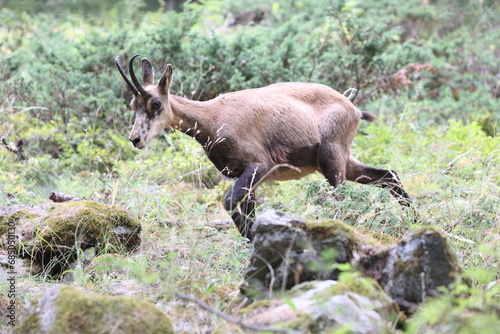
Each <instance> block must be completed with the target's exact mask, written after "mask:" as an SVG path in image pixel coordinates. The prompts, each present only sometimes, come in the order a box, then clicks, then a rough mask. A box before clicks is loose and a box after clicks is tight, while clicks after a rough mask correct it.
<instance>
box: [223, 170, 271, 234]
mask: <svg viewBox="0 0 500 334" xmlns="http://www.w3.org/2000/svg"><path fill="white" fill-rule="evenodd" d="M266 172H267V170H265V168H263V167H261V166H251V167H247V168H246V169H245V170H244V171H243V174H241V176H240V177H239V178H238V180H236V182H235V184H234V186H233V187H232V189H231V190H230V191H229V192H228V193H227V194H226V196H225V198H224V208H225V209H226V210H227V212H228V213H229V214H230V215H231V218H232V219H233V221H234V223H235V224H236V227H237V228H238V230H239V231H240V233H241V235H242V236H244V237H247V238H248V239H250V240H252V238H253V236H252V232H251V227H252V224H253V221H254V219H255V192H254V191H253V187H255V185H256V184H257V182H258V181H259V180H260V179H261V178H262V177H263V176H264V175H265V173H266Z"/></svg>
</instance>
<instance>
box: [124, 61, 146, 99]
mask: <svg viewBox="0 0 500 334" xmlns="http://www.w3.org/2000/svg"><path fill="white" fill-rule="evenodd" d="M136 57H139V55H133V56H132V58H130V62H129V64H128V67H129V70H128V71H129V72H130V77H131V78H132V82H133V83H134V85H135V87H136V88H137V90H138V91H139V93H141V95H142V96H143V97H147V96H148V95H149V94H148V92H146V90H144V87H142V85H141V84H140V83H139V81H138V80H137V77H136V76H135V73H134V59H135V58H136Z"/></svg>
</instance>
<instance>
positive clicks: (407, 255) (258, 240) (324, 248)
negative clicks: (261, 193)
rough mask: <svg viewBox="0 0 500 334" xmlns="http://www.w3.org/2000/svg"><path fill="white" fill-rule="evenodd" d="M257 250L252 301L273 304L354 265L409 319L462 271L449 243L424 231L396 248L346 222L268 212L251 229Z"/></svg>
mask: <svg viewBox="0 0 500 334" xmlns="http://www.w3.org/2000/svg"><path fill="white" fill-rule="evenodd" d="M252 233H253V235H254V240H253V244H252V246H253V249H252V254H251V256H250V261H249V265H248V266H247V268H246V270H245V280H244V282H243V283H242V285H241V286H240V290H241V292H242V293H243V294H244V295H245V296H247V297H249V298H250V299H251V300H254V299H263V298H271V297H272V296H273V294H274V292H275V291H277V290H278V291H284V290H287V289H290V288H292V287H293V286H295V285H298V284H300V283H303V282H307V281H314V280H326V279H330V280H336V279H337V278H338V275H339V267H342V265H343V264H349V265H352V266H354V267H355V268H356V269H357V270H359V271H360V272H361V273H362V274H363V275H364V276H365V277H370V278H373V279H374V280H375V281H377V282H378V283H379V284H380V285H381V286H382V288H383V289H384V290H385V291H386V292H387V294H388V295H389V296H390V297H391V298H393V299H394V300H395V301H396V302H397V303H398V305H399V306H400V307H401V308H402V309H403V310H405V311H406V312H407V313H412V312H413V311H414V310H415V307H416V306H417V305H418V303H420V302H422V301H423V299H424V298H425V297H426V296H433V295H436V294H437V291H438V287H440V286H445V287H447V286H449V285H450V284H451V283H452V282H453V280H454V277H455V276H456V275H457V274H458V273H459V272H460V271H461V269H460V267H459V265H458V263H457V260H456V256H455V254H454V253H453V252H452V251H451V250H450V249H449V247H448V244H447V241H446V239H445V238H444V237H443V236H442V235H441V233H440V232H439V231H437V230H436V229H434V228H432V227H423V228H421V229H419V230H417V231H415V232H413V233H412V234H410V235H409V236H407V237H406V238H404V239H403V240H402V241H400V242H399V243H397V244H394V245H391V246H381V245H378V244H377V243H376V242H375V241H374V240H373V239H371V238H370V237H367V236H364V235H362V234H360V233H359V232H357V231H356V230H354V229H353V228H352V227H349V226H347V225H345V224H343V223H342V222H339V221H335V220H327V221H322V222H306V221H305V220H303V219H302V218H300V217H296V216H293V215H289V214H286V213H283V212H279V211H274V210H269V211H266V212H264V213H262V214H261V215H260V217H259V218H258V219H257V220H256V222H255V224H254V226H253V227H252Z"/></svg>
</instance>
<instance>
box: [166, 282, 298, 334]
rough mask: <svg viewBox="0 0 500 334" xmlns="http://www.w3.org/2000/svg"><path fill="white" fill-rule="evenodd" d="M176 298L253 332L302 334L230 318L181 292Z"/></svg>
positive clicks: (288, 329)
mask: <svg viewBox="0 0 500 334" xmlns="http://www.w3.org/2000/svg"><path fill="white" fill-rule="evenodd" d="M175 296H176V297H177V298H180V299H183V300H188V301H190V302H193V303H195V304H197V305H198V306H199V307H201V308H202V309H204V310H205V311H208V312H210V313H213V314H215V315H216V316H218V317H221V318H222V319H224V320H226V321H228V322H231V323H233V324H236V325H238V326H241V327H244V328H247V329H250V330H252V331H256V332H274V333H290V334H300V332H299V331H296V330H294V329H291V328H274V327H268V326H261V325H253V324H248V323H246V322H244V321H243V320H241V319H240V318H236V317H233V316H230V315H229V314H226V313H224V312H222V311H219V310H217V309H215V308H213V307H212V306H210V305H208V304H207V303H205V302H204V301H201V300H199V299H196V298H194V297H192V296H189V295H186V294H184V293H180V292H176V293H175Z"/></svg>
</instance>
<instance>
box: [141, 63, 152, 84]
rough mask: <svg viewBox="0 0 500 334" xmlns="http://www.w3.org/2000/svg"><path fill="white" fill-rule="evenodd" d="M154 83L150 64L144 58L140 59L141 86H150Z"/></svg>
mask: <svg viewBox="0 0 500 334" xmlns="http://www.w3.org/2000/svg"><path fill="white" fill-rule="evenodd" d="M153 82H154V73H153V67H152V66H151V63H150V62H149V60H147V59H146V58H142V85H143V86H146V85H152V84H153Z"/></svg>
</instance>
